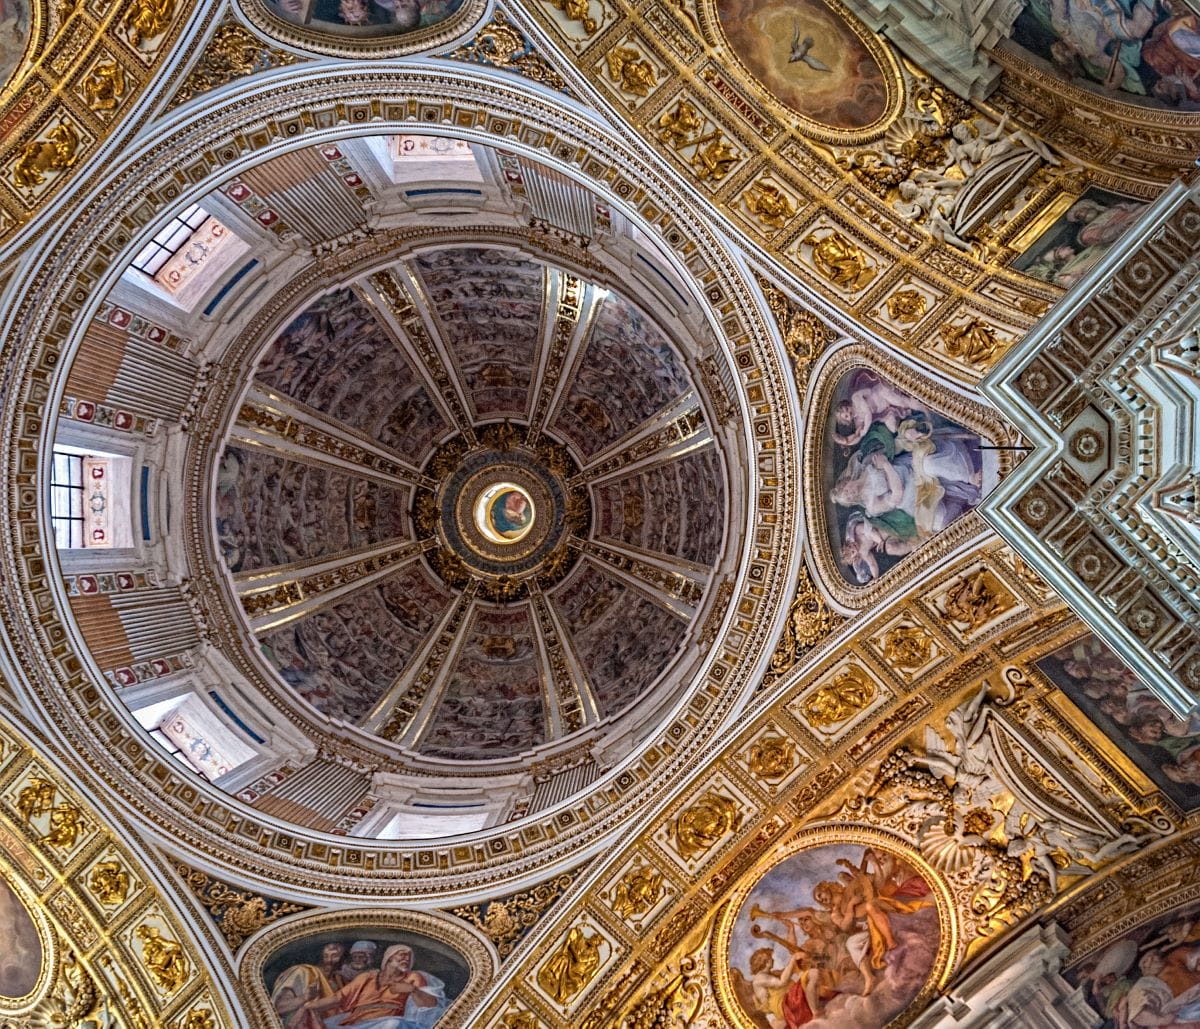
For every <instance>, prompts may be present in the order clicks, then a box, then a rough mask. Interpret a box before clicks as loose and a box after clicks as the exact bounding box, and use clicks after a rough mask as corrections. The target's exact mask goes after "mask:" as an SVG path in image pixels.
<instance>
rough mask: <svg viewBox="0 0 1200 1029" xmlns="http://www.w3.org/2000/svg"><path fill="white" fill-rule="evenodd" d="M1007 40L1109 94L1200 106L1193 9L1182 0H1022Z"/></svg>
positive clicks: (1199, 22) (1198, 34)
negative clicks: (1010, 34)
mask: <svg viewBox="0 0 1200 1029" xmlns="http://www.w3.org/2000/svg"><path fill="white" fill-rule="evenodd" d="M1012 39H1013V40H1014V42H1016V43H1018V44H1019V45H1020V46H1022V47H1023V48H1024V49H1026V50H1027V51H1029V52H1030V53H1031V54H1033V55H1034V56H1035V57H1037V58H1039V59H1040V60H1042V61H1045V62H1048V63H1049V64H1051V65H1052V66H1053V67H1055V68H1056V69H1058V71H1060V72H1061V73H1062V74H1063V75H1065V76H1066V77H1068V78H1069V79H1072V80H1073V81H1076V82H1079V83H1084V84H1087V85H1089V86H1090V87H1092V88H1094V89H1099V90H1100V91H1102V92H1104V93H1106V94H1108V95H1109V96H1112V97H1113V98H1115V99H1120V100H1125V101H1134V102H1138V103H1150V104H1154V105H1157V106H1166V107H1170V108H1174V109H1176V110H1181V111H1200V15H1198V14H1197V13H1196V11H1195V10H1193V9H1192V8H1191V7H1189V6H1188V5H1187V4H1186V3H1184V2H1183V0H1026V4H1025V7H1024V9H1023V10H1022V11H1021V14H1020V15H1019V16H1018V18H1017V21H1016V24H1015V25H1014V26H1013V32H1012Z"/></svg>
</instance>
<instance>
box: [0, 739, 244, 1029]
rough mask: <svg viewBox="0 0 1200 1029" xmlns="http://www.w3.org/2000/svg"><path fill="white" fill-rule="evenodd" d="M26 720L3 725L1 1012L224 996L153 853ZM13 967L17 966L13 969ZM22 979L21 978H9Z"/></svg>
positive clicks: (62, 1017) (75, 1016) (134, 1014)
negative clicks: (29, 730) (44, 748)
mask: <svg viewBox="0 0 1200 1029" xmlns="http://www.w3.org/2000/svg"><path fill="white" fill-rule="evenodd" d="M39 751H40V747H39V748H38V749H36V750H35V749H34V747H33V745H32V744H31V740H30V737H28V736H26V731H25V730H21V729H18V728H17V727H16V726H14V725H12V724H6V725H4V726H3V727H0V781H2V782H3V787H2V789H0V793H2V796H3V802H2V803H0V820H2V821H3V828H2V832H3V840H2V841H0V900H2V901H3V902H4V907H5V929H6V933H7V934H8V935H7V936H6V943H5V946H6V947H7V953H8V955H9V959H10V960H9V961H8V962H6V964H5V969H6V971H5V972H4V981H3V983H2V984H0V994H2V996H0V1024H3V1025H5V1026H9V1025H11V1026H14V1027H15V1026H17V1025H20V1026H28V1027H47V1029H48V1027H50V1026H56V1025H87V1024H100V1023H89V1022H88V1019H89V1018H90V1019H96V1018H101V1017H102V1011H104V1012H107V1014H108V1015H109V1016H111V1017H116V1018H120V1019H123V1020H125V1023H126V1024H128V1025H130V1026H148V1025H160V1024H161V1025H167V1024H172V1025H173V1024H175V1021H176V1020H177V1019H178V1020H182V1019H185V1018H186V1017H188V1016H189V1014H190V1012H192V1011H193V1010H196V1009H197V1007H198V1006H202V1007H203V1009H204V1010H206V1011H207V1012H208V1017H209V1019H210V1022H211V1025H212V1026H213V1029H219V1027H221V1026H226V1025H230V1026H232V1025H234V1024H236V1023H235V1022H233V1021H230V1020H229V1019H228V1016H227V1015H226V1013H225V1008H224V1002H223V1001H218V1000H216V995H215V994H214V992H213V985H212V982H211V981H210V979H209V976H210V975H211V971H210V966H209V964H208V961H207V960H206V959H205V958H203V957H202V956H201V955H202V952H201V950H200V936H199V934H196V933H195V932H194V930H193V929H192V928H191V927H189V926H187V925H186V923H185V922H183V921H182V920H181V912H180V910H179V909H177V908H176V907H175V900H174V898H173V897H171V896H170V895H169V894H165V893H163V892H162V891H161V889H160V888H159V886H158V885H157V884H156V883H155V882H154V878H155V877H156V876H157V875H158V874H160V872H159V870H157V869H156V870H155V873H154V874H153V875H152V874H151V873H150V872H149V871H148V867H147V866H146V865H145V864H144V863H143V862H144V858H143V857H140V856H138V857H135V856H134V854H133V853H132V852H131V851H130V850H129V849H127V848H126V846H125V845H124V844H123V843H122V842H121V840H120V835H121V833H122V832H123V831H124V830H122V829H120V828H118V827H114V826H111V825H109V824H107V823H106V822H105V821H104V820H103V819H101V818H100V817H99V816H98V815H97V813H96V812H95V811H94V810H93V809H91V808H90V806H89V805H88V804H86V803H85V802H84V801H83V800H82V798H80V797H79V796H78V795H77V794H75V792H74V791H73V789H72V788H71V787H70V786H68V785H67V784H66V783H65V781H64V779H65V776H64V775H63V773H62V772H61V771H60V770H59V768H58V765H57V763H56V762H52V761H50V760H48V755H47V754H46V753H44V752H39ZM14 974H15V975H16V978H13V976H14ZM10 980H11V981H10Z"/></svg>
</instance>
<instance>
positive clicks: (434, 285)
mask: <svg viewBox="0 0 1200 1029" xmlns="http://www.w3.org/2000/svg"><path fill="white" fill-rule="evenodd" d="M417 267H418V269H419V270H420V274H421V278H422V280H423V281H424V283H425V288H426V291H427V293H428V296H429V300H430V303H431V305H432V306H433V309H434V310H435V311H436V312H437V316H438V320H439V321H440V322H441V325H442V335H443V338H444V339H445V341H446V345H447V346H448V347H449V348H450V351H451V353H452V354H453V355H454V361H455V363H456V364H457V365H458V368H459V371H460V372H461V373H462V377H463V380H464V381H465V383H466V386H467V389H468V390H469V392H470V394H471V401H472V403H473V405H474V407H475V410H476V412H477V413H478V414H479V415H480V416H482V417H488V416H492V415H498V414H509V415H516V416H521V415H523V414H524V413H525V411H526V409H527V408H528V405H529V387H530V383H531V382H532V381H533V373H534V368H535V366H536V365H537V360H538V353H537V344H538V335H539V332H540V329H541V319H542V302H543V284H542V283H543V269H542V266H541V265H539V264H535V263H534V262H532V261H527V260H525V259H524V258H521V257H518V256H516V255H515V254H509V253H505V252H504V251H503V250H490V249H487V248H484V247H464V248H462V249H457V250H442V251H439V252H438V253H436V254H430V255H427V256H424V257H420V258H418V259H417Z"/></svg>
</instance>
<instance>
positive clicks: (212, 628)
mask: <svg viewBox="0 0 1200 1029" xmlns="http://www.w3.org/2000/svg"><path fill="white" fill-rule="evenodd" d="M467 241H469V242H470V243H471V244H472V245H475V246H479V245H487V244H494V245H496V246H502V247H516V248H519V249H521V250H522V251H524V252H527V253H530V254H532V255H533V256H535V257H537V258H539V259H543V260H546V261H548V262H550V263H552V264H556V265H559V266H564V267H565V268H567V269H568V270H572V271H575V272H577V273H579V274H581V275H583V276H585V277H587V278H589V279H591V280H592V281H596V282H599V283H600V284H602V285H606V286H610V287H611V288H613V289H618V290H619V289H620V288H621V285H622V284H621V282H620V281H619V279H618V278H617V273H616V271H615V270H614V269H611V268H609V267H607V265H606V264H605V263H604V261H603V260H602V259H601V258H599V257H597V256H596V251H595V250H593V251H591V252H589V251H579V250H578V249H576V248H573V247H571V246H570V245H567V244H563V243H561V242H559V241H557V240H555V239H553V238H552V237H551V236H549V235H546V234H542V233H538V232H537V231H536V230H533V229H526V230H522V229H518V228H504V227H497V226H495V225H479V226H470V225H455V226H452V227H447V228H441V227H416V228H406V229H395V230H387V231H381V232H379V233H376V234H374V235H371V236H369V237H367V238H364V239H362V240H360V241H357V242H355V243H352V244H349V245H347V246H343V247H340V248H338V249H337V250H336V251H334V252H332V253H330V254H322V255H321V256H320V257H318V258H317V259H316V260H315V261H314V262H313V263H312V264H311V265H310V266H309V267H308V268H307V269H304V270H302V271H300V272H297V273H293V274H292V275H291V276H290V278H289V279H288V281H287V283H286V284H285V285H284V286H283V287H282V288H281V289H279V290H278V291H277V292H276V293H274V294H273V295H272V296H271V297H270V298H269V299H268V300H266V301H265V302H264V303H263V304H261V305H260V306H259V307H258V309H257V311H256V313H255V315H254V317H253V318H252V319H251V320H250V321H249V322H248V323H247V324H245V325H243V326H242V327H241V328H240V329H239V331H238V334H237V336H236V338H235V339H234V340H233V341H232V342H231V343H230V346H229V348H228V349H227V350H226V351H225V352H224V353H223V354H222V355H221V359H220V361H219V362H218V363H217V367H216V368H215V370H214V371H213V373H212V375H211V376H210V378H209V382H208V386H207V389H206V391H205V394H204V396H203V397H202V398H201V401H200V403H199V404H198V406H197V408H196V412H195V414H194V415H193V417H192V419H191V424H190V427H189V432H188V440H187V448H186V451H185V454H184V461H185V463H186V465H187V468H188V471H187V473H186V474H185V481H188V482H192V483H208V482H211V481H213V477H214V475H215V467H216V465H217V464H218V462H219V460H220V454H221V448H222V446H223V445H224V443H225V442H226V441H227V440H228V436H229V433H230V431H231V429H232V428H233V423H234V420H235V419H236V418H237V417H238V413H239V411H240V409H241V405H242V402H243V398H244V395H245V393H246V391H247V390H249V389H250V388H252V385H253V384H252V382H251V381H250V380H249V379H248V378H247V377H246V375H245V373H244V372H243V370H242V369H244V368H247V367H250V366H251V365H252V364H253V363H254V362H255V361H256V360H257V358H258V356H259V354H260V352H261V350H262V348H263V347H264V346H266V344H267V343H268V342H269V341H270V340H271V339H273V338H274V337H275V335H276V334H277V333H278V332H279V331H281V330H282V329H283V328H284V327H285V326H286V325H288V324H289V323H290V322H291V320H292V319H293V318H294V317H295V316H296V314H297V313H298V312H299V311H301V310H303V309H304V307H306V306H307V305H308V304H309V303H311V302H312V300H313V299H314V298H315V297H317V296H319V295H320V294H322V293H323V292H325V291H327V290H328V289H329V286H330V283H332V282H338V283H342V282H346V281H349V280H351V279H354V280H361V279H362V278H363V277H365V276H368V275H370V274H371V273H372V272H374V271H376V270H378V269H380V268H385V267H389V266H391V265H392V264H394V263H396V262H397V261H402V260H406V259H408V258H411V257H412V256H413V255H415V254H417V253H419V252H421V251H422V250H424V249H428V248H429V247H430V246H433V245H436V246H438V247H446V246H453V245H455V244H456V243H462V242H467ZM671 314H672V315H673V316H674V317H673V319H672V320H678V321H679V326H678V327H677V328H680V329H682V328H686V326H685V325H684V323H683V320H682V318H680V317H679V314H678V312H671ZM664 321H666V319H664ZM694 381H695V383H696V392H697V395H698V396H699V397H700V400H701V404H702V406H703V407H704V409H705V414H706V417H707V419H708V424H709V425H710V426H711V427H712V430H713V433H714V436H718V435H719V433H720V432H721V421H720V419H719V418H718V417H717V411H716V410H715V409H714V405H713V402H712V399H711V397H709V395H708V392H707V390H705V389H704V386H703V380H702V378H701V376H700V374H699V371H698V369H696V370H695V375H694ZM739 424H740V422H739ZM614 446H616V444H614ZM734 492H735V493H738V494H741V493H744V494H747V495H748V493H749V484H748V483H747V484H745V489H741V490H735V491H734ZM211 501H212V497H211V495H208V494H205V495H193V496H190V497H188V498H187V503H186V505H185V507H184V510H183V513H182V519H183V529H182V536H183V538H184V540H185V541H186V543H185V545H186V547H187V551H188V556H189V563H190V566H191V578H192V582H193V583H194V584H195V585H194V588H193V590H192V596H193V597H194V598H195V600H196V602H197V603H198V604H200V605H202V608H203V615H204V620H205V624H206V629H207V631H208V632H209V633H210V634H211V635H212V637H213V638H214V639H217V640H219V641H220V642H221V643H222V644H223V652H224V654H225V656H226V657H227V658H228V660H229V661H230V662H231V663H233V664H234V665H235V666H236V667H237V668H238V669H239V670H240V671H241V672H242V673H243V674H244V675H246V677H247V678H248V679H249V680H250V681H251V682H252V683H253V685H254V687H255V689H257V690H259V691H260V692H261V693H262V694H263V695H264V696H265V697H266V698H268V700H269V701H270V702H271V703H272V704H273V705H274V706H275V710H276V712H277V713H278V715H279V716H280V717H283V718H287V719H288V720H289V721H290V722H292V723H293V724H294V725H296V726H297V727H298V728H300V730H301V731H303V732H305V733H306V734H308V735H309V736H310V737H311V738H313V739H314V740H315V741H316V742H318V743H327V742H328V740H329V734H328V732H327V730H326V727H325V726H324V725H323V723H321V722H320V720H319V716H316V715H311V714H309V713H308V712H307V709H306V708H303V707H298V706H297V705H296V704H295V702H294V701H292V700H291V699H289V697H288V696H287V694H286V692H285V690H283V689H282V688H281V687H280V686H279V685H278V684H277V682H276V681H275V677H274V675H273V674H272V673H271V672H270V671H269V668H270V666H269V665H268V664H267V663H266V662H265V660H264V659H262V658H261V655H260V654H259V653H258V652H257V651H256V652H254V653H253V656H248V655H247V654H246V653H245V652H244V650H243V649H242V640H243V639H244V636H245V633H246V631H247V630H246V626H245V624H244V617H243V615H242V614H241V613H240V604H239V602H238V599H237V597H236V595H235V594H234V592H233V591H232V590H231V588H230V580H229V578H228V576H227V575H226V574H225V573H224V571H223V567H224V566H223V564H222V563H221V562H220V561H219V559H218V557H217V554H216V552H215V543H214V540H213V537H212V533H211V529H210V527H211V525H212V524H213V514H212V511H211V509H210V508H211ZM740 523H741V528H740V530H739V535H741V534H742V533H744V532H747V531H749V529H748V524H749V514H748V512H747V513H743V514H742V515H740ZM726 560H728V556H727V558H726ZM721 599H722V598H721V597H719V596H718V591H717V590H715V589H712V590H708V591H707V595H706V597H705V598H704V601H703V606H702V607H701V608H700V609H699V611H698V612H697V615H696V618H695V619H694V620H693V624H692V627H691V635H692V636H693V637H694V636H696V635H698V634H699V633H700V632H701V631H702V627H703V625H704V624H705V622H706V621H707V619H708V617H710V616H712V617H714V618H718V619H719V618H723V617H724V616H725V614H726V612H727V610H728V607H729V604H728V602H727V601H728V598H724V599H725V600H726V602H725V603H722V604H721V605H720V606H718V601H720V600H721ZM704 657H705V653H704V650H703V648H701V649H700V650H699V651H698V652H697V653H695V654H693V655H692V656H691V659H690V661H691V664H690V667H688V668H687V669H685V671H686V672H687V676H688V677H689V678H690V677H691V676H693V675H694V674H695V672H696V671H697V669H698V668H699V667H700V663H701V662H702V661H703V659H704ZM677 671H679V670H677ZM654 702H655V698H654V696H647V697H646V698H644V699H643V700H642V701H640V702H639V705H638V706H640V707H642V709H643V712H644V706H645V705H647V704H652V703H654ZM635 707H636V706H635ZM635 717H640V716H639V715H638V714H637V711H636V710H630V711H627V712H625V713H624V714H623V715H621V716H620V717H618V718H617V719H616V720H615V721H614V722H613V723H612V724H613V726H614V728H613V730H612V732H613V734H614V735H619V734H620V733H621V732H622V731H623V730H622V727H623V726H625V725H627V724H628V723H630V722H632V721H633V719H634V718H635ZM562 742H563V744H564V745H563V746H559V747H557V748H555V747H543V748H542V749H541V752H540V756H539V758H538V763H549V762H553V761H555V760H557V759H559V758H561V756H562V754H563V752H564V751H569V750H571V749H573V748H576V747H578V746H579V745H580V742H581V741H580V740H579V739H577V738H567V739H564V740H563V741H562ZM338 744H339V755H340V756H342V757H345V758H349V759H350V760H353V761H356V762H359V763H361V764H364V765H370V766H372V767H383V768H385V769H387V770H394V771H398V772H404V773H405V774H413V775H430V776H436V777H438V778H441V777H443V776H444V775H445V766H444V764H439V763H438V762H426V761H424V760H422V759H421V758H420V757H419V756H418V755H405V756H404V757H402V758H401V757H396V756H395V755H394V754H391V753H387V752H381V750H380V745H379V742H378V740H375V742H374V743H373V742H372V739H371V738H370V737H369V736H368V735H367V734H360V733H359V732H358V730H357V728H356V727H354V726H349V727H347V729H346V731H345V733H344V734H343V735H341V736H340V738H339V739H338ZM522 770H531V771H533V772H534V773H536V772H537V765H533V766H530V765H529V764H528V762H523V761H522V760H521V759H520V758H519V757H517V758H513V759H511V760H497V761H492V762H488V763H487V765H486V767H482V768H478V767H474V766H473V765H472V764H463V765H460V766H459V767H457V768H456V769H455V776H456V777H457V778H462V779H486V778H488V777H490V776H493V775H496V774H502V773H503V772H505V771H522Z"/></svg>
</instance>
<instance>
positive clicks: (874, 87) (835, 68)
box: [717, 0, 887, 129]
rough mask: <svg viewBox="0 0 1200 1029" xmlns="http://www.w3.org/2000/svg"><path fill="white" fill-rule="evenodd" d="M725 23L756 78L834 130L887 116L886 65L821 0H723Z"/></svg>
mask: <svg viewBox="0 0 1200 1029" xmlns="http://www.w3.org/2000/svg"><path fill="white" fill-rule="evenodd" d="M717 15H718V17H719V18H720V19H721V28H722V30H723V31H724V33H725V36H726V38H727V39H728V40H729V42H730V45H731V46H732V47H733V50H734V52H735V53H736V54H737V55H738V57H740V58H741V60H742V62H743V63H744V64H745V65H746V67H747V68H748V69H749V70H750V71H751V73H752V74H753V75H754V77H755V78H757V79H758V81H759V82H761V83H762V84H763V85H764V86H765V87H766V88H767V90H768V91H769V92H770V93H771V94H772V95H773V96H775V97H776V99H778V100H779V101H780V102H781V103H783V104H784V105H786V106H787V107H790V108H791V109H792V110H793V111H795V112H796V113H797V114H801V115H803V116H804V117H806V118H811V119H812V120H813V121H815V122H819V123H820V124H822V125H828V126H830V127H831V128H835V129H861V128H865V127H866V126H868V125H871V124H873V123H875V122H877V121H878V120H879V119H880V118H882V117H883V114H884V111H885V109H886V104H887V86H886V84H885V82H884V77H883V76H884V73H883V69H882V68H881V67H880V66H879V62H878V61H877V60H876V59H875V57H874V56H872V54H871V52H870V51H869V50H868V49H867V48H866V46H865V45H864V44H863V41H862V40H861V39H860V38H859V37H858V36H857V35H856V34H855V32H854V30H853V29H852V28H851V27H850V25H849V24H848V23H847V22H846V20H845V19H844V18H842V17H840V16H839V15H838V14H837V13H835V12H834V11H833V9H832V8H831V7H830V6H829V5H828V4H825V3H822V2H821V0H800V2H799V3H795V2H789V0H717Z"/></svg>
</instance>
